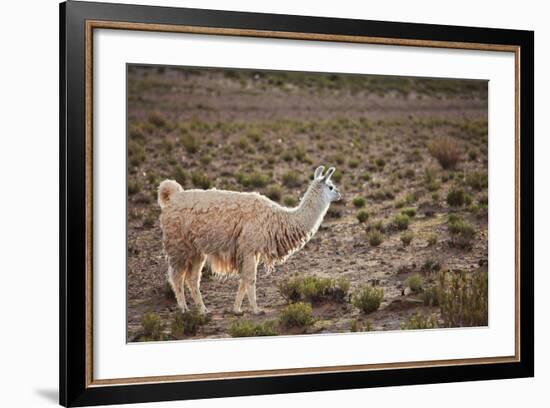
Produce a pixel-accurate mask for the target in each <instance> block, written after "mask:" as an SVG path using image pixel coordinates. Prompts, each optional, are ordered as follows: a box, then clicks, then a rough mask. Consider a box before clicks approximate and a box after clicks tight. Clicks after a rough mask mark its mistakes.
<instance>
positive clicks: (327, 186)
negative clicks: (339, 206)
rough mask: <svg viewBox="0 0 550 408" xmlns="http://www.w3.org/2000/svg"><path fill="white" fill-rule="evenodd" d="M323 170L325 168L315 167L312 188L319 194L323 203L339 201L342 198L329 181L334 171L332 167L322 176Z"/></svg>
mask: <svg viewBox="0 0 550 408" xmlns="http://www.w3.org/2000/svg"><path fill="white" fill-rule="evenodd" d="M324 170H325V166H319V167H317V169H316V170H315V173H314V174H313V185H312V187H313V188H314V189H316V190H318V191H319V192H320V193H321V195H322V197H323V201H325V202H326V203H327V204H328V203H331V202H333V201H338V200H340V198H342V196H341V195H340V192H339V191H338V189H337V188H336V186H335V185H334V183H333V182H332V180H331V176H332V174H333V173H334V171H335V170H336V169H335V168H334V167H331V168H330V169H328V170H327V172H326V173H325V174H323V171H324Z"/></svg>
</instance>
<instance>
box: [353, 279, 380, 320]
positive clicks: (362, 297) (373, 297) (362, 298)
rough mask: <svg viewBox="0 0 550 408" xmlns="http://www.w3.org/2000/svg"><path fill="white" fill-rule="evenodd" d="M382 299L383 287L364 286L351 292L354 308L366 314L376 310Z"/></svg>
mask: <svg viewBox="0 0 550 408" xmlns="http://www.w3.org/2000/svg"><path fill="white" fill-rule="evenodd" d="M382 299H384V289H382V288H375V287H372V286H364V287H363V288H361V289H358V290H357V291H356V292H355V293H354V294H353V296H352V300H351V301H352V303H353V305H354V306H355V307H356V308H358V309H359V310H361V311H362V312H363V313H365V314H368V313H372V312H375V311H376V310H378V308H379V307H380V303H382Z"/></svg>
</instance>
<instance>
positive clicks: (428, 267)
mask: <svg viewBox="0 0 550 408" xmlns="http://www.w3.org/2000/svg"><path fill="white" fill-rule="evenodd" d="M420 269H421V270H422V272H426V273H429V272H437V271H439V270H440V269H441V265H440V264H439V262H437V261H434V260H433V259H427V260H426V261H425V262H424V264H423V265H422V266H421V267H420Z"/></svg>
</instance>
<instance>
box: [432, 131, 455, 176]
mask: <svg viewBox="0 0 550 408" xmlns="http://www.w3.org/2000/svg"><path fill="white" fill-rule="evenodd" d="M429 150H430V153H431V155H432V156H433V157H435V158H436V159H437V161H438V162H439V164H440V165H441V167H443V168H444V169H454V168H455V167H456V165H457V164H458V161H459V160H460V148H459V146H458V143H457V142H456V141H455V140H454V139H451V138H450V137H442V138H439V139H436V140H434V141H433V142H431V143H430V144H429Z"/></svg>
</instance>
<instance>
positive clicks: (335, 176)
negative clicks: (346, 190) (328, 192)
mask: <svg viewBox="0 0 550 408" xmlns="http://www.w3.org/2000/svg"><path fill="white" fill-rule="evenodd" d="M330 179H331V180H332V181H334V182H335V183H339V182H340V181H342V172H341V171H340V170H339V169H336V171H335V172H334V173H332V177H331V178H330Z"/></svg>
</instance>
